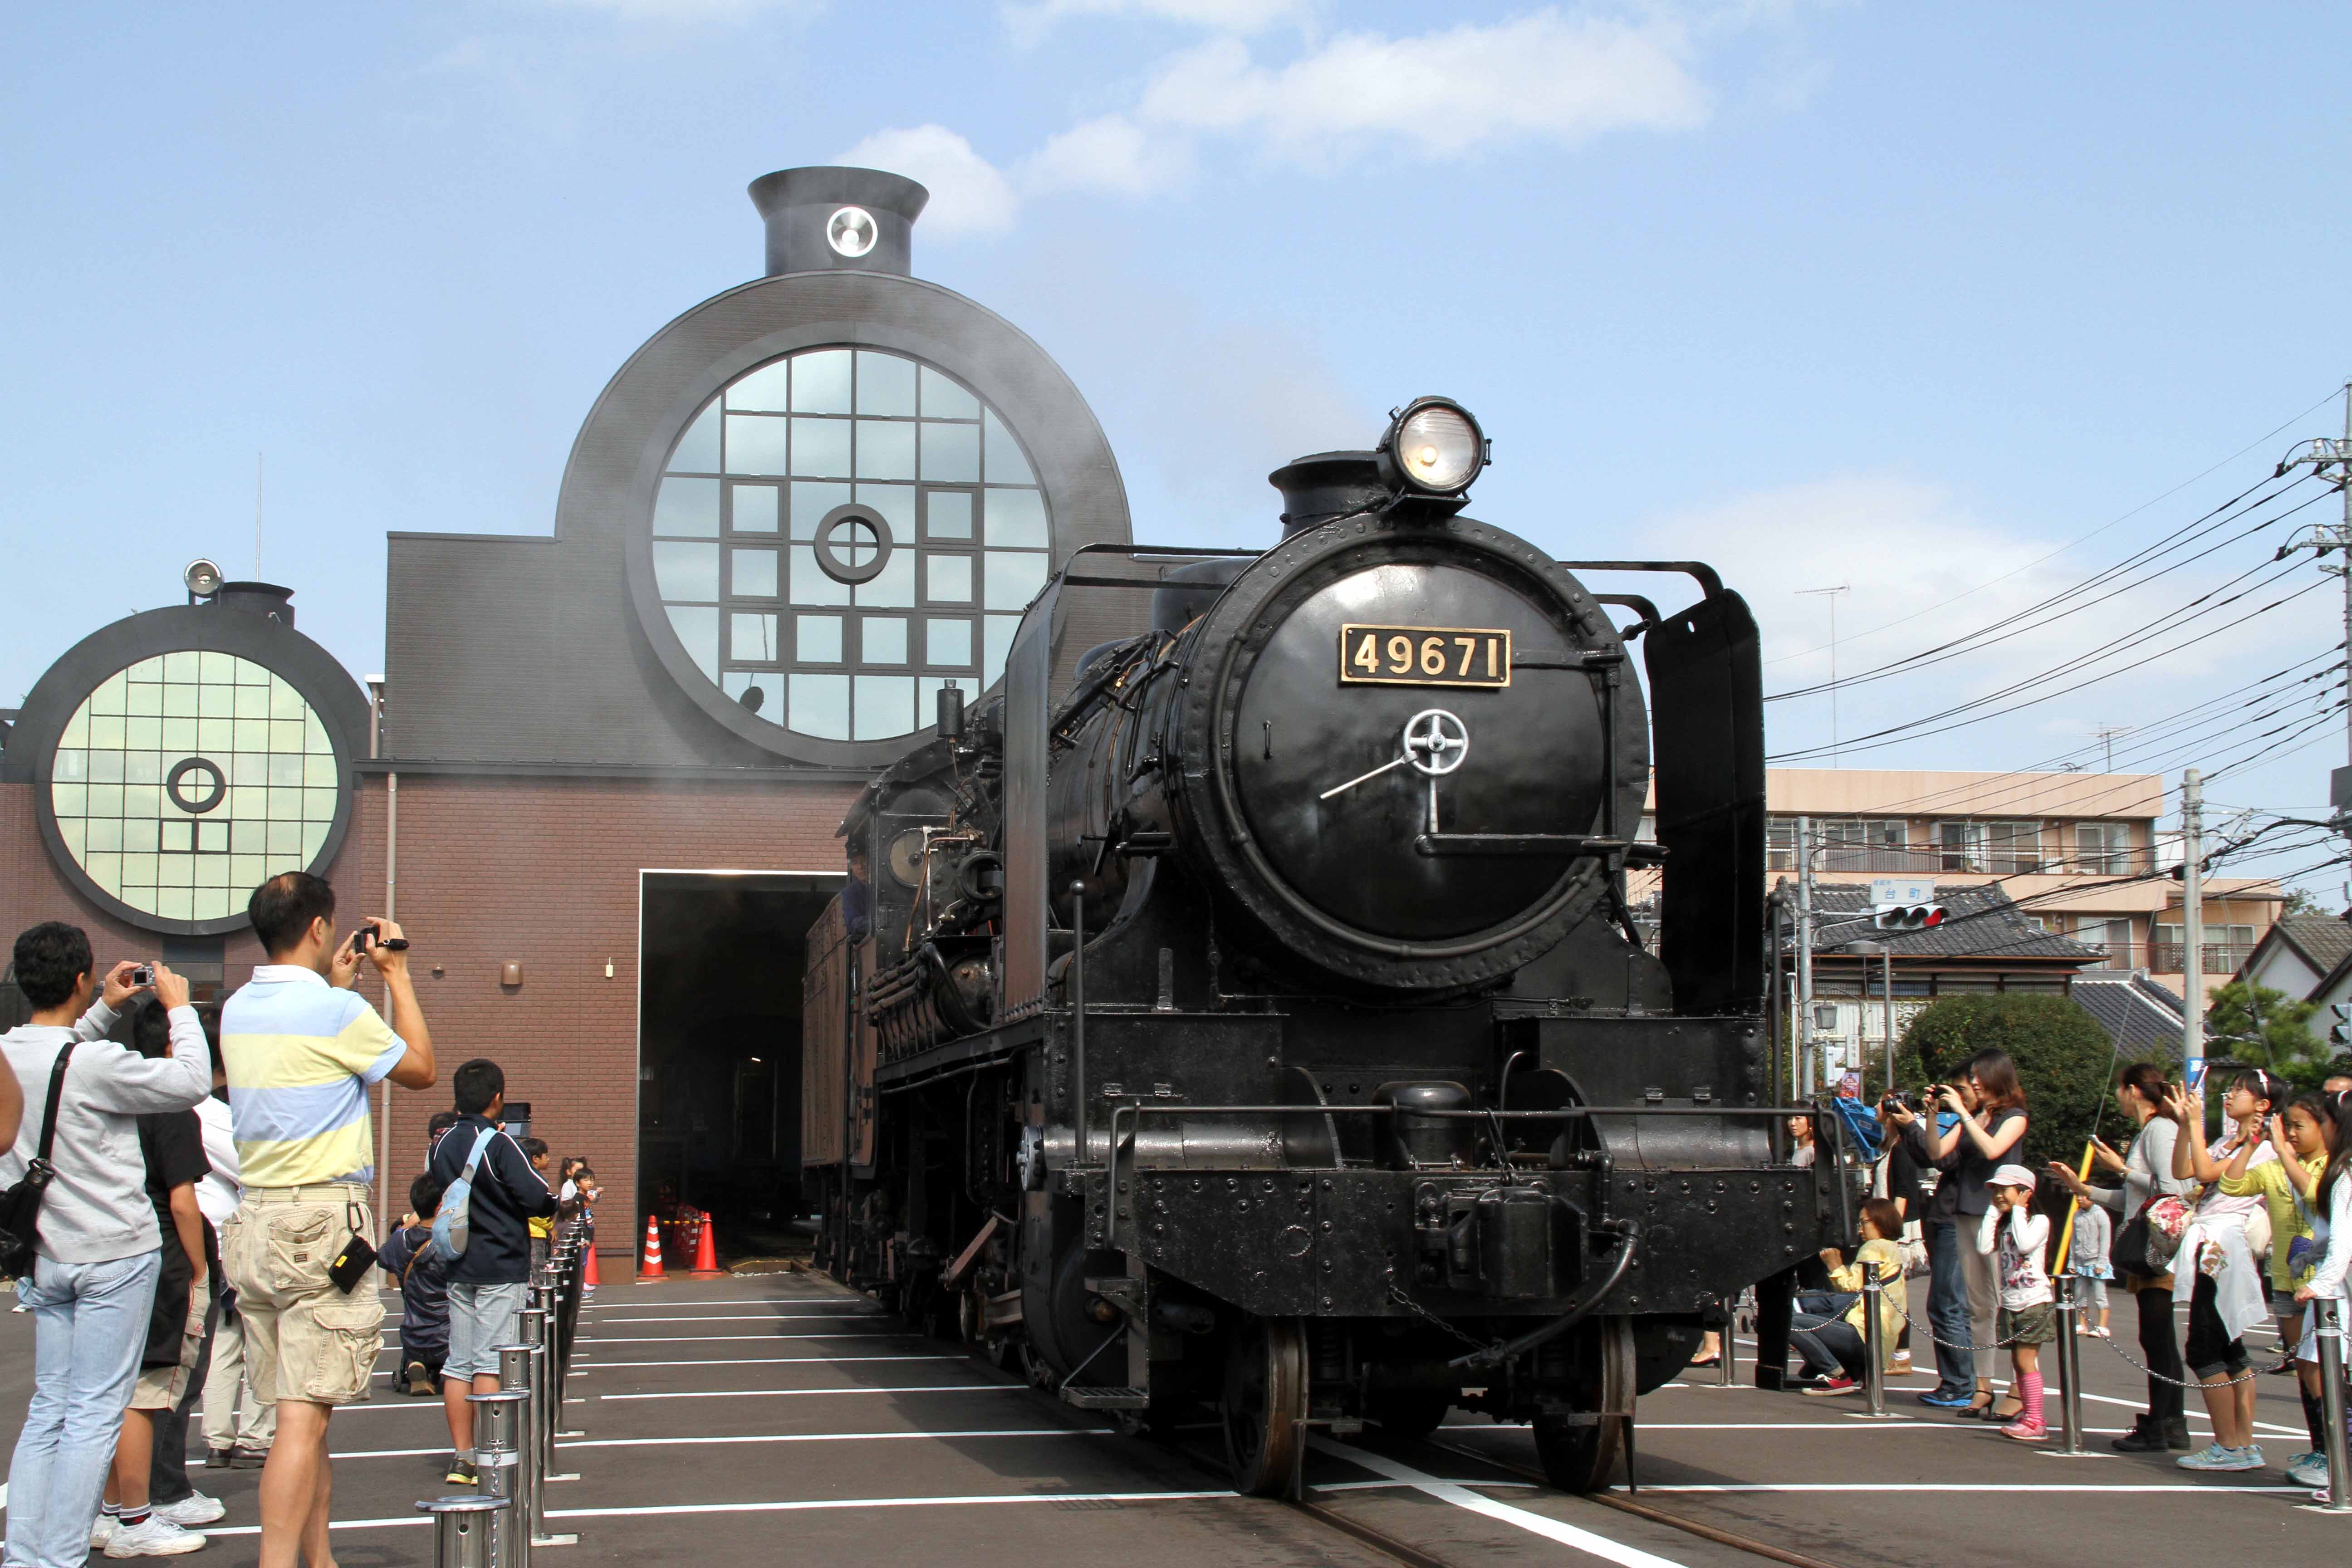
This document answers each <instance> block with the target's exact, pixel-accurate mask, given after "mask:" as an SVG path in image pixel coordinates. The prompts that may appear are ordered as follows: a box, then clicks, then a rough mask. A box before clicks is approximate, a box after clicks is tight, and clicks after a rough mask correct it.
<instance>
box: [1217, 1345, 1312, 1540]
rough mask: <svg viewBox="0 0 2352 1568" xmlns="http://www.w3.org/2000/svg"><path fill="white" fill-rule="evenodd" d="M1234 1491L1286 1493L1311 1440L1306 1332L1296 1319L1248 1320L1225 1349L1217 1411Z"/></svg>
mask: <svg viewBox="0 0 2352 1568" xmlns="http://www.w3.org/2000/svg"><path fill="white" fill-rule="evenodd" d="M1218 1414H1219V1415H1220V1416H1221V1418H1222V1419H1223V1425H1224V1428H1225V1458H1226V1459H1227V1461H1228V1462H1230V1463H1231V1465H1232V1466H1233V1471H1234V1490H1235V1491H1237V1492H1240V1493H1242V1494H1243V1495H1244V1496H1246V1497H1274V1496H1276V1495H1279V1494H1280V1493H1282V1492H1284V1491H1286V1490H1287V1489H1289V1486H1290V1477H1291V1472H1292V1470H1293V1469H1294V1468H1296V1466H1297V1462H1298V1446H1299V1445H1300V1444H1301V1443H1303V1442H1305V1441H1306V1440H1307V1438H1306V1433H1305V1430H1304V1429H1303V1428H1302V1427H1301V1426H1299V1423H1300V1422H1301V1421H1303V1420H1304V1419H1306V1416H1307V1331H1306V1329H1305V1327H1304V1326H1303V1325H1302V1324H1301V1323H1300V1322H1299V1321H1298V1320H1297V1319H1296V1318H1257V1317H1252V1318H1248V1319H1245V1320H1244V1321H1243V1323H1242V1326H1241V1328H1240V1330H1239V1331H1236V1332H1235V1333H1234V1337H1233V1339H1232V1341H1231V1342H1230V1343H1229V1344H1228V1346H1227V1347H1226V1352H1225V1393H1224V1399H1223V1404H1222V1405H1221V1406H1220V1408H1219V1412H1218Z"/></svg>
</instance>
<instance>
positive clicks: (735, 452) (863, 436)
mask: <svg viewBox="0 0 2352 1568" xmlns="http://www.w3.org/2000/svg"><path fill="white" fill-rule="evenodd" d="M1051 543H1052V527H1051V520H1050V519H1049V517H1048V515H1047V509H1046V505H1045V493H1044V491H1043V490H1042V489H1040V488H1039V487H1038V484H1037V479H1036V475H1035V473H1034V471H1033V470H1032V468H1031V467H1030V463H1029V459H1028V457H1027V455H1026V454H1025V453H1024V451H1023V449H1022V447H1021V443H1020V442H1019V441H1018V440H1016V439H1015V438H1014V437H1013V432H1012V430H1011V429H1010V428H1009V427H1007V426H1006V425H1005V423H1004V421H1003V418H1002V417H1000V416H998V414H997V412H996V411H995V410H994V409H993V408H992V407H990V406H989V405H987V404H985V403H983V402H982V401H981V399H980V398H979V397H978V396H976V395H974V394H973V393H972V392H971V389H970V388H968V387H966V386H965V385H963V384H962V383H961V382H959V381H957V380H955V379H954V378H953V377H951V376H949V375H947V374H945V373H943V372H941V371H940V370H938V369H937V368H935V367H933V366H931V365H929V364H925V363H921V362H920V361H918V360H915V359H912V358H909V357H908V356H907V355H904V354H898V353H887V352H884V351H881V350H876V349H849V348H820V349H807V350H803V351H802V352H800V353H794V354H790V355H787V356H786V357H784V358H782V359H778V360H772V361H770V362H769V363H766V364H763V365H761V366H758V367H757V368H755V369H753V370H751V371H750V372H749V373H747V374H743V375H741V376H739V377H737V378H736V379H735V380H734V381H733V382H731V383H730V384H728V385H727V386H726V387H725V388H724V389H723V390H722V391H721V392H720V393H719V395H717V396H716V397H713V398H712V399H711V400H710V401H709V403H708V404H706V405H703V407H702V408H701V409H700V410H699V411H698V412H697V413H696V415H695V416H694V417H693V419H692V420H690V421H689V422H688V425H687V428H686V433H685V434H684V435H682V436H681V437H678V440H677V445H676V447H673V448H672V450H671V452H670V455H669V462H668V465H667V469H666V471H665V472H664V474H663V477H662V480H661V489H660V490H659V492H658V493H657V495H656V500H655V503H654V516H653V567H654V582H655V585H656V590H657V591H658V593H659V595H660V597H661V603H662V609H663V612H664V614H665V615H666V616H667V618H668V621H669V625H670V628H671V630H673V631H674V632H676V633H677V638H678V641H679V642H680V643H682V644H684V645H685V647H686V651H687V654H688V657H689V658H692V659H693V660H694V662H695V664H696V665H697V666H698V668H700V669H701V671H702V673H703V674H704V675H705V676H706V677H708V678H709V679H710V681H711V682H712V683H713V684H714V685H716V686H718V687H719V689H720V690H721V691H723V692H724V693H725V694H726V696H727V697H728V698H729V699H730V700H733V701H735V702H736V703H738V704H739V705H740V707H741V708H742V709H743V710H744V711H746V712H748V713H750V714H752V715H753V716H755V717H756V718H757V719H759V720H760V721H763V722H766V723H772V724H776V725H779V726H781V727H782V728H783V729H786V730H789V731H793V733H795V734H801V735H807V736H812V737H815V738H817V739H821V740H831V741H886V740H894V739H897V738H898V737H899V736H903V735H908V734H911V733H913V732H914V731H917V730H919V729H920V728H922V727H923V726H924V725H925V724H926V723H927V722H928V715H929V714H930V713H931V712H932V710H933V707H934V701H935V697H936V694H937V692H938V691H939V690H940V688H941V687H943V686H947V685H950V684H953V685H956V686H960V687H961V688H962V689H964V690H965V691H966V692H967V693H970V694H972V695H977V694H978V692H979V691H981V690H982V689H985V688H987V687H989V686H991V685H993V684H994V683H995V681H996V679H997V678H998V677H999V676H1001V675H1003V672H1004V658H1005V653H1006V651H1007V650H1008V649H1009V648H1010V647H1011V646H1012V642H1013V631H1014V629H1015V628H1017V627H1018V626H1019V625H1020V623H1021V611H1022V610H1023V609H1024V607H1025V606H1026V605H1028V603H1029V601H1030V600H1031V599H1032V598H1034V597H1035V596H1036V594H1037V591H1038V590H1039V589H1040V588H1042V587H1044V586H1045V578H1046V572H1047V562H1048V560H1049V558H1050V554H1051Z"/></svg>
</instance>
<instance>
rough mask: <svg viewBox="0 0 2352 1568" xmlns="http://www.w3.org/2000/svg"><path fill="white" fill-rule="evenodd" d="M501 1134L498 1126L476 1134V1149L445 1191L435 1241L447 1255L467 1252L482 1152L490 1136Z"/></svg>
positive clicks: (436, 1214)
mask: <svg viewBox="0 0 2352 1568" xmlns="http://www.w3.org/2000/svg"><path fill="white" fill-rule="evenodd" d="M498 1135H499V1130H498V1129H497V1128H495V1127H485V1128H483V1129H482V1131H480V1133H479V1134H478V1135H477V1136H476V1137H475V1139H474V1148H473V1152H471V1153H469V1154H467V1156H466V1168H465V1169H464V1170H462V1171H460V1172H458V1173H457V1180H456V1181H454V1182H452V1183H450V1184H449V1189H448V1191H446V1192H445V1193H443V1194H441V1204H440V1206H439V1207H437V1208H436V1209H435V1210H434V1211H433V1245H434V1246H435V1247H438V1248H439V1249H440V1251H441V1256H442V1257H444V1258H459V1257H462V1256H464V1254H465V1251H466V1246H467V1242H469V1241H470V1240H472V1238H473V1228H474V1173H475V1172H476V1171H478V1170H479V1169H480V1168H481V1164H482V1155H483V1154H484V1153H485V1152H488V1149H489V1147H490V1140H491V1139H493V1138H496V1137H497V1136H498ZM445 1136H446V1134H445Z"/></svg>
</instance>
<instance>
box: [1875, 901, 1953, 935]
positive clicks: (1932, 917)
mask: <svg viewBox="0 0 2352 1568" xmlns="http://www.w3.org/2000/svg"><path fill="white" fill-rule="evenodd" d="M1871 923H1872V924H1874V925H1875V926H1876V927H1877V928H1878V929H1879V930H1880V931H1924V930H1926V929H1927V927H1929V926H1939V925H1942V924H1943V923H1944V906H1943V905H1941V904H1881V905H1879V906H1878V908H1877V909H1876V910H1874V911H1873V912H1872V915H1871Z"/></svg>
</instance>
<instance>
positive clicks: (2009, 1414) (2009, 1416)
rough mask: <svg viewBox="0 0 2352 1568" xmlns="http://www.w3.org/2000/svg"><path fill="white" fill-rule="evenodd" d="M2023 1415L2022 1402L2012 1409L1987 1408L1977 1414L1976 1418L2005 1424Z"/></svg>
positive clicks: (2023, 1407)
mask: <svg viewBox="0 0 2352 1568" xmlns="http://www.w3.org/2000/svg"><path fill="white" fill-rule="evenodd" d="M2023 1415H2025V1406H2024V1405H2022V1404H2020V1405H2018V1407H2017V1408H2016V1409H2014V1410H1988V1411H1986V1412H1985V1413H1984V1414H1983V1415H1980V1416H1979V1417H1978V1419H1979V1420H1980V1421H1991V1422H1994V1423H1997V1424H1998V1425H2000V1426H2008V1425H2009V1424H2010V1423H2011V1422H2012V1421H2015V1420H2018V1419H2020V1418H2021V1417H2022V1416H2023Z"/></svg>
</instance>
